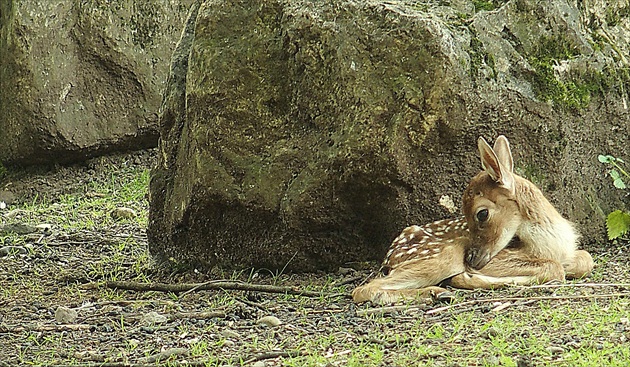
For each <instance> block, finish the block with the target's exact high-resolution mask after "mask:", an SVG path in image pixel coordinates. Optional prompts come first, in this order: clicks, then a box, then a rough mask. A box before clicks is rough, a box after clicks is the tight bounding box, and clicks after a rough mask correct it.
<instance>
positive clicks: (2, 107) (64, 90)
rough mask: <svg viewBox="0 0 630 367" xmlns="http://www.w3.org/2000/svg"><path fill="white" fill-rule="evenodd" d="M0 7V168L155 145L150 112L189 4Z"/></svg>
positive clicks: (149, 0)
mask: <svg viewBox="0 0 630 367" xmlns="http://www.w3.org/2000/svg"><path fill="white" fill-rule="evenodd" d="M178 3H179V4H176V3H175V2H173V1H168V0H142V1H126V2H116V3H115V4H114V5H112V3H111V2H109V1H102V0H99V1H89V2H85V1H76V0H63V1H61V0H58V1H32V0H29V1H12V0H9V1H2V2H1V3H0V85H1V86H2V93H0V111H2V112H1V113H0V162H3V163H5V164H36V163H45V162H64V161H70V160H80V159H83V158H86V157H88V156H90V155H95V154H103V153H106V152H108V151H112V150H125V149H140V148H145V147H153V146H156V145H157V138H158V131H157V113H158V107H159V105H160V101H161V93H162V90H163V87H164V82H165V80H166V76H167V71H168V61H169V59H170V55H171V53H172V51H173V48H174V46H175V43H176V41H177V36H178V35H179V31H180V29H181V25H182V23H183V21H184V18H185V16H186V12H187V10H188V7H189V5H190V4H191V3H192V0H184V1H181V2H178Z"/></svg>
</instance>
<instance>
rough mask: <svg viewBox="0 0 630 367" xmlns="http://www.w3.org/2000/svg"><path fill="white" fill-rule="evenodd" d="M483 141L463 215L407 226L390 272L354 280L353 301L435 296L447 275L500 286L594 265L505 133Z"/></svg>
mask: <svg viewBox="0 0 630 367" xmlns="http://www.w3.org/2000/svg"><path fill="white" fill-rule="evenodd" d="M478 148H479V154H480V157H481V162H482V168H483V171H482V172H481V173H479V174H478V175H476V176H475V177H474V178H473V179H472V180H471V182H470V184H469V185H468V187H467V188H466V190H465V191H464V195H463V212H464V218H465V220H464V218H458V219H453V220H442V221H438V222H434V223H430V224H427V225H425V226H422V227H419V226H411V227H408V228H406V229H405V230H404V231H403V233H401V235H400V236H399V237H398V238H396V239H395V240H394V242H393V243H392V245H391V247H390V250H389V252H388V254H387V257H386V258H385V261H384V263H383V265H384V266H385V267H386V268H388V269H390V272H389V274H388V275H387V276H385V277H382V278H378V279H374V280H372V281H371V282H370V283H368V284H366V285H363V286H359V287H357V288H356V289H355V290H354V292H353V298H354V300H355V302H363V301H367V300H371V301H373V302H377V303H391V302H395V301H397V300H399V299H400V298H406V297H430V296H431V297H432V296H436V295H437V294H439V293H441V292H443V291H445V290H444V289H442V288H439V287H436V286H437V285H439V284H440V283H441V282H443V281H445V280H449V281H450V284H451V285H452V286H454V287H458V288H467V289H473V288H497V287H501V286H504V285H506V284H535V283H543V282H546V281H550V280H564V279H565V277H569V278H579V277H583V276H586V275H588V274H589V273H590V272H591V271H592V269H593V265H594V264H593V259H592V258H591V255H590V254H589V253H588V252H586V251H583V250H577V240H578V238H579V235H578V234H577V233H576V231H575V229H574V228H573V225H572V224H571V223H570V222H569V221H567V220H566V219H564V218H563V217H562V216H561V215H560V214H559V213H558V211H557V210H556V209H555V208H554V207H553V206H552V205H551V204H550V203H549V201H548V200H547V199H546V198H545V197H544V196H543V194H542V192H541V191H540V190H539V189H538V188H537V187H536V186H535V185H534V184H533V183H531V182H530V181H528V180H526V179H525V178H522V177H520V176H518V175H516V174H515V173H514V172H513V158H512V153H511V150H510V146H509V142H508V140H507V139H506V138H505V137H504V136H500V137H499V138H497V140H496V142H495V145H494V148H491V147H490V146H489V145H488V144H487V143H486V141H485V140H484V139H483V138H479V141H478ZM482 211H483V213H480V212H482ZM486 211H487V215H486V216H484V215H483V214H484V213H486ZM508 245H509V246H510V247H508Z"/></svg>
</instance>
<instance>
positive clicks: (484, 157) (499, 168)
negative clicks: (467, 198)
mask: <svg viewBox="0 0 630 367" xmlns="http://www.w3.org/2000/svg"><path fill="white" fill-rule="evenodd" d="M499 141H504V143H503V142H502V143H500V142H499ZM497 144H498V145H497ZM497 144H495V147H498V148H499V152H500V154H504V150H505V149H507V153H508V156H509V160H506V161H505V162H503V160H500V159H499V157H498V156H497V153H496V152H495V151H494V150H493V149H492V148H490V145H489V144H488V143H487V142H486V140H485V139H484V138H483V137H479V140H477V147H478V148H479V156H480V157H481V167H482V168H483V170H484V171H485V172H486V173H487V174H488V175H489V176H490V177H491V178H492V179H493V180H494V181H495V182H496V183H498V184H499V186H501V187H503V188H505V189H507V190H509V191H510V192H514V176H513V175H512V165H513V163H512V154H511V153H510V146H509V143H508V141H507V139H505V137H503V139H501V137H499V138H498V139H497ZM503 144H507V145H505V146H502V145H503ZM503 158H505V157H503ZM506 165H507V167H506ZM508 167H509V168H508Z"/></svg>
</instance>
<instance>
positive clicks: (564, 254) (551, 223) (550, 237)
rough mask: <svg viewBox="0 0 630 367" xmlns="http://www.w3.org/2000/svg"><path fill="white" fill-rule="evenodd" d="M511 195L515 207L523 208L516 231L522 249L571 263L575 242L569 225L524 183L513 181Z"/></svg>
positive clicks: (535, 190)
mask: <svg viewBox="0 0 630 367" xmlns="http://www.w3.org/2000/svg"><path fill="white" fill-rule="evenodd" d="M515 195H516V202H517V203H524V204H525V205H521V208H520V211H521V217H522V219H523V221H522V222H521V225H520V226H519V227H518V229H517V231H516V235H517V236H518V237H519V238H520V239H521V241H522V243H523V246H524V248H526V249H528V250H529V251H530V252H531V254H532V255H534V256H538V257H542V258H547V259H553V260H557V261H559V262H561V263H566V262H568V261H571V259H572V258H573V256H574V252H575V250H576V247H577V241H578V238H579V235H578V234H577V233H576V231H575V229H574V228H573V225H572V224H571V223H570V222H569V221H567V220H566V219H564V218H563V217H562V215H560V213H558V211H557V210H556V208H554V207H553V205H551V203H549V201H548V200H547V199H546V198H545V196H544V195H543V194H542V192H541V191H540V190H539V189H538V188H537V187H536V186H535V185H534V184H532V183H531V182H529V181H527V180H526V179H524V178H521V177H518V178H517V180H516V193H515Z"/></svg>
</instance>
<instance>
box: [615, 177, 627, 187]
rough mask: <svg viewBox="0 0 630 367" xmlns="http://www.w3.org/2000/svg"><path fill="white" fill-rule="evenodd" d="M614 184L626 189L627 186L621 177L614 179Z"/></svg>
mask: <svg viewBox="0 0 630 367" xmlns="http://www.w3.org/2000/svg"><path fill="white" fill-rule="evenodd" d="M613 185H615V187H616V188H618V189H625V188H626V184H625V182H623V180H622V179H621V177H617V178H616V179H615V180H614V181H613Z"/></svg>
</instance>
